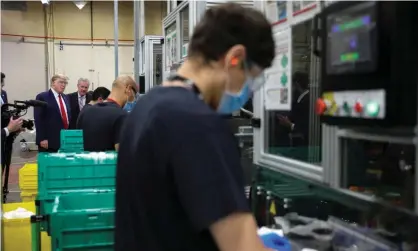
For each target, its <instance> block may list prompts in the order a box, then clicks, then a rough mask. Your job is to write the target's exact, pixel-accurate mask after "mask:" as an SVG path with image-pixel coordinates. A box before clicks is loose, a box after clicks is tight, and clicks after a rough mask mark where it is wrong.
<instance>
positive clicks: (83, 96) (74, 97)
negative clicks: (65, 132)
mask: <svg viewBox="0 0 418 251" xmlns="http://www.w3.org/2000/svg"><path fill="white" fill-rule="evenodd" d="M89 86H90V82H89V80H88V79H86V78H80V79H79V80H78V82H77V91H76V92H73V93H70V94H69V95H68V98H69V100H70V109H71V120H70V129H76V124H77V118H78V115H79V114H80V111H81V109H83V107H84V106H85V105H86V104H88V103H89V102H90V101H91V95H90V94H89V93H88V90H89Z"/></svg>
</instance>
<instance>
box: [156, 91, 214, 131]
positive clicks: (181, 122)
mask: <svg viewBox="0 0 418 251" xmlns="http://www.w3.org/2000/svg"><path fill="white" fill-rule="evenodd" d="M161 89H164V88H161ZM160 92H162V93H161V94H162V95H161V98H160V102H158V103H157V104H156V105H155V107H154V109H153V113H154V114H156V117H157V119H158V120H160V121H164V122H165V124H166V125H167V126H169V127H171V128H177V129H178V128H181V129H180V130H182V131H184V132H187V131H189V130H193V131H201V132H204V131H212V132H213V131H217V130H220V129H221V127H222V119H221V117H220V115H219V114H218V113H217V112H216V111H215V110H213V109H212V108H210V107H209V106H208V105H207V104H206V103H205V102H204V101H202V100H201V99H200V98H199V97H198V96H197V95H196V94H195V93H193V92H192V91H190V90H188V89H186V88H182V87H175V88H172V89H171V88H167V89H166V90H161V91H160ZM149 98H153V97H152V96H150V97H149ZM154 100H158V99H154ZM177 129H176V130H177ZM183 129H184V130H183Z"/></svg>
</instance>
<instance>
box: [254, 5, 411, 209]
mask: <svg viewBox="0 0 418 251" xmlns="http://www.w3.org/2000/svg"><path fill="white" fill-rule="evenodd" d="M333 2H335V1H332V2H326V3H320V2H317V3H316V4H317V6H316V7H315V8H312V9H310V10H308V11H305V12H304V13H303V14H300V15H302V17H298V18H295V16H294V14H295V13H293V15H288V18H287V19H284V20H282V21H279V22H277V23H273V25H274V27H273V33H276V32H278V31H283V30H286V29H292V26H294V25H295V24H298V23H299V22H302V21H306V20H309V19H312V18H313V16H314V15H315V14H316V13H318V12H319V11H320V10H321V9H322V8H323V7H324V6H325V5H329V4H332V3H333ZM291 4H292V2H287V5H288V6H287V13H292V9H291ZM256 7H257V8H259V9H260V10H262V11H263V12H264V13H267V6H266V2H264V1H259V2H257V3H256ZM269 11H270V10H269ZM310 70H311V82H310V85H311V86H318V84H319V82H320V59H319V58H317V57H316V56H315V55H313V54H312V57H311V67H310ZM417 95H418V93H417ZM253 106H254V117H255V118H259V119H260V121H261V123H260V124H261V126H260V128H254V158H253V159H254V163H255V164H256V165H260V166H263V167H266V168H268V169H271V170H273V171H277V172H278V173H284V174H287V175H290V176H293V177H296V178H302V179H304V180H307V181H313V182H319V183H322V184H325V185H326V186H327V187H329V188H330V189H332V190H335V191H339V192H342V193H343V194H345V195H347V196H349V197H354V198H358V199H360V200H363V201H369V202H373V201H376V199H375V198H373V197H371V196H367V195H363V194H359V193H356V192H352V191H349V190H348V189H346V188H343V187H342V184H341V177H342V163H341V154H342V150H343V149H342V145H343V144H342V143H343V141H344V140H347V139H359V140H369V141H376V142H392V143H399V144H411V145H415V147H416V149H415V156H418V126H415V127H414V128H409V131H411V134H412V135H414V136H413V137H411V136H405V131H402V132H403V134H402V132H401V133H399V131H395V130H387V129H382V130H381V131H379V132H378V133H376V132H374V133H373V132H371V131H370V130H369V131H365V130H360V129H358V128H350V129H347V128H342V127H338V126H334V125H326V124H321V125H320V127H321V133H322V142H321V147H322V148H321V153H322V160H321V164H320V165H313V164H310V163H306V162H302V161H298V160H294V159H290V158H286V157H280V156H276V155H272V154H268V153H266V151H265V149H264V148H265V139H266V136H268V135H267V133H268V122H267V117H266V109H265V97H264V91H259V92H257V93H255V96H254V98H253ZM311 106H312V104H311ZM312 107H314V106H312ZM312 107H311V109H313V108H312ZM417 125H418V121H417ZM415 169H416V170H418V161H415ZM415 191H418V175H415ZM414 199H415V209H414V212H415V213H416V214H418V192H415V195H414Z"/></svg>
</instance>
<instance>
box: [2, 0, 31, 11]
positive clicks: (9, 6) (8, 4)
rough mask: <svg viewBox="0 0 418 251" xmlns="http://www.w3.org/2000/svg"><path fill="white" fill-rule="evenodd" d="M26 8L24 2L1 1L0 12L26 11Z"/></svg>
mask: <svg viewBox="0 0 418 251" xmlns="http://www.w3.org/2000/svg"><path fill="white" fill-rule="evenodd" d="M27 8H28V6H27V4H26V2H25V1H1V9H2V10H14V11H26V10H27Z"/></svg>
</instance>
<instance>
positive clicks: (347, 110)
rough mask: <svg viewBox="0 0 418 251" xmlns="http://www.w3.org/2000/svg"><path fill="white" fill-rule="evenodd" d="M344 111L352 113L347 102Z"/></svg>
mask: <svg viewBox="0 0 418 251" xmlns="http://www.w3.org/2000/svg"><path fill="white" fill-rule="evenodd" d="M343 110H344V111H345V112H346V113H350V111H351V108H350V106H349V105H348V103H347V102H344V104H343Z"/></svg>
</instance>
